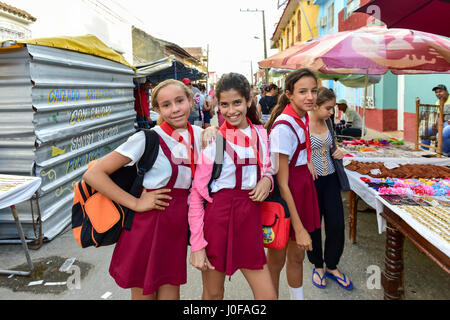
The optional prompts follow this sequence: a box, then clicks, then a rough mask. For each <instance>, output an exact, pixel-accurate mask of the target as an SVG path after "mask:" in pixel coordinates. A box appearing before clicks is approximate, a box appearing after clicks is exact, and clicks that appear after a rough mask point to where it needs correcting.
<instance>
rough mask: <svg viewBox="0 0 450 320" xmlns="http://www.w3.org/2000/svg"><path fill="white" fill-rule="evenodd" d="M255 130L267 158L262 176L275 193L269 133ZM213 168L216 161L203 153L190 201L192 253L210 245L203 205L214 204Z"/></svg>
mask: <svg viewBox="0 0 450 320" xmlns="http://www.w3.org/2000/svg"><path fill="white" fill-rule="evenodd" d="M255 128H256V129H257V130H258V132H259V134H260V137H261V138H262V141H263V145H264V152H266V156H265V157H264V158H265V161H264V164H263V168H262V176H263V177H264V176H266V177H268V178H270V180H271V181H272V189H271V191H273V177H272V175H273V170H272V164H271V162H270V154H269V150H270V149H269V139H268V137H267V132H266V130H265V129H264V127H263V126H260V125H256V126H255ZM216 152H217V150H216ZM214 156H215V155H214ZM213 166H214V159H213V160H211V159H210V158H209V157H208V156H207V155H206V154H205V152H202V154H201V159H200V161H199V164H198V165H197V168H196V172H195V178H194V181H193V183H192V188H191V192H190V195H189V200H188V201H189V214H188V220H189V227H190V230H191V239H190V243H191V251H192V252H194V251H198V250H201V249H203V248H204V247H206V246H207V244H208V242H207V241H206V240H205V238H204V235H203V218H204V215H205V209H204V206H203V203H204V199H205V200H206V201H208V202H209V203H211V202H212V198H211V197H210V196H209V191H208V184H209V181H210V180H211V176H212V170H213Z"/></svg>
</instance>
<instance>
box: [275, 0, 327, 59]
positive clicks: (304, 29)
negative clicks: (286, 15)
mask: <svg viewBox="0 0 450 320" xmlns="http://www.w3.org/2000/svg"><path fill="white" fill-rule="evenodd" d="M312 2H313V1H310V3H311V4H310V5H308V4H307V1H306V0H303V1H302V5H303V9H304V11H305V14H306V16H307V17H308V22H309V26H310V28H311V31H312V33H313V37H314V38H315V37H317V36H318V35H319V27H318V25H317V19H318V17H319V6H318V5H313V4H312ZM299 13H300V15H301V17H300V20H301V37H300V38H299V37H298V15H299ZM292 22H294V39H293V40H294V41H293V42H294V45H295V44H298V43H300V42H303V41H308V40H310V39H312V38H313V37H312V36H311V32H310V31H309V28H308V24H307V23H306V19H305V17H304V15H303V12H302V10H301V9H300V5H297V8H296V9H295V13H293V14H292V15H291V17H290V19H289V23H288V24H287V25H286V27H285V28H284V29H283V30H282V31H281V36H280V40H278V43H277V47H278V49H279V51H282V50H284V49H286V48H288V47H290V46H292ZM288 33H289V38H288ZM281 39H282V41H281ZM288 40H289V42H288ZM286 44H289V45H288V46H287V45H286Z"/></svg>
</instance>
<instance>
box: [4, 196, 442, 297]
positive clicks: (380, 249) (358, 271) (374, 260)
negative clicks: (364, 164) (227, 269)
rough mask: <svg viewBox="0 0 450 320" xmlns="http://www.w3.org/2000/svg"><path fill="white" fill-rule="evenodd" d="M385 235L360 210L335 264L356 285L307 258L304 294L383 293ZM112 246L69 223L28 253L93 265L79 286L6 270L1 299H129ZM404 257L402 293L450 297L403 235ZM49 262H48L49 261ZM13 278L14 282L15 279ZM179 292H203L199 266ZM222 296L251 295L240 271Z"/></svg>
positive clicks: (15, 253) (9, 257) (16, 249)
mask: <svg viewBox="0 0 450 320" xmlns="http://www.w3.org/2000/svg"><path fill="white" fill-rule="evenodd" d="M344 206H345V207H346V214H348V212H347V208H348V203H347V200H346V199H345V203H344ZM359 207H360V209H364V208H366V206H365V204H364V203H362V201H360V205H359ZM346 235H348V232H346ZM385 236H386V235H385V234H378V232H377V222H376V216H375V213H374V212H360V213H359V216H358V236H357V243H356V244H349V243H348V242H347V243H346V246H345V250H344V254H343V257H342V259H341V262H340V264H339V267H340V268H341V270H343V271H344V272H345V273H346V274H347V275H349V276H350V277H351V279H352V280H353V283H354V286H355V289H354V290H353V291H346V290H344V289H342V288H340V287H339V286H338V285H337V284H336V283H334V282H331V281H330V280H329V281H328V286H327V288H325V289H318V288H316V287H314V286H313V285H312V284H311V272H312V266H311V264H310V263H309V262H308V261H307V260H305V263H304V293H305V298H306V299H307V300H328V299H332V300H336V299H352V300H353V299H354V300H359V299H364V300H380V299H383V290H382V288H380V287H378V288H377V281H376V280H377V279H376V278H374V275H375V274H373V273H367V271H368V269H369V271H371V272H373V270H375V272H376V271H377V270H381V271H382V270H383V266H384V248H385V241H386V240H385ZM347 241H348V240H347ZM112 250H113V247H105V248H99V249H95V248H89V249H80V248H79V247H78V245H77V244H76V243H75V241H74V240H73V236H72V231H71V230H70V229H67V231H66V232H65V233H62V234H60V235H59V236H58V237H56V238H55V239H54V240H52V241H51V242H49V243H46V244H44V246H43V247H42V248H41V249H39V250H37V251H31V257H32V259H33V261H34V262H37V261H39V259H41V258H42V259H44V258H49V257H59V258H60V259H62V261H64V260H65V259H66V258H71V257H74V258H76V259H77V262H78V261H80V262H84V263H88V264H90V265H92V268H91V269H90V270H89V272H88V273H87V275H86V277H84V278H83V279H82V280H81V283H80V287H81V288H80V289H71V290H69V289H68V288H66V286H63V287H62V289H64V290H63V291H62V292H61V293H59V294H51V293H46V292H49V291H50V290H49V287H46V286H43V285H38V286H36V287H34V289H35V292H36V293H33V292H22V291H14V290H13V289H12V288H11V287H13V286H11V285H8V284H11V283H13V281H14V280H15V279H16V277H17V276H15V277H13V278H12V279H8V278H7V276H5V275H0V300H6V299H8V300H47V299H49V300H77V299H89V300H102V299H103V298H102V296H104V295H105V293H108V292H109V293H110V295H109V297H108V298H107V299H112V300H121V299H125V300H127V299H129V291H128V290H123V289H121V288H119V287H118V286H117V285H116V284H115V282H114V280H113V279H112V278H111V277H110V276H109V274H108V266H109V261H110V258H111V254H112ZM50 260H51V259H50ZM53 260H55V258H54V259H53ZM404 261H405V283H406V299H412V300H415V299H424V300H433V299H437V300H449V299H450V290H449V288H450V277H449V275H448V274H447V273H445V272H444V271H443V270H442V269H440V268H439V267H438V266H437V265H436V264H435V263H434V262H432V261H431V260H430V259H429V258H428V257H427V256H426V255H425V254H423V253H421V252H419V251H418V250H417V249H416V247H415V246H414V245H413V244H411V243H410V242H409V241H405V247H404ZM25 262H26V260H25V256H24V254H23V251H22V248H21V246H20V245H0V269H10V268H12V267H15V266H17V265H20V264H23V263H25ZM77 262H76V263H77ZM47 263H50V261H48V262H47ZM76 263H75V264H76ZM53 271H55V270H53ZM50 273H51V272H50ZM67 276H69V274H67ZM371 276H372V277H371ZM373 279H375V280H373ZM372 280H373V281H372ZM15 281H16V282H17V283H18V281H19V279H16V280H15ZM20 281H22V282H24V281H28V279H20ZM30 281H31V280H30ZM368 283H369V286H368ZM373 286H375V288H373ZM181 297H182V299H185V300H198V299H200V297H201V276H200V272H199V271H197V270H196V269H193V268H192V267H190V266H189V268H188V283H187V284H186V285H184V286H182V288H181ZM225 299H227V300H251V299H252V294H251V290H250V288H249V287H248V285H247V283H246V281H245V279H244V278H243V276H242V275H241V274H240V273H239V272H238V273H236V274H235V275H234V276H233V277H232V278H231V281H228V278H227V280H226V284H225ZM280 299H284V300H287V299H289V291H288V288H287V283H286V278H285V274H284V272H283V274H282V280H281V284H280Z"/></svg>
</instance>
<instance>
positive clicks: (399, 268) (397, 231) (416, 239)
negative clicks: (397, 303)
mask: <svg viewBox="0 0 450 320" xmlns="http://www.w3.org/2000/svg"><path fill="white" fill-rule="evenodd" d="M447 161H448V160H447ZM430 162H431V161H430ZM435 164H437V163H435ZM447 164H448V163H447ZM347 174H348V176H349V181H350V186H351V188H352V190H350V191H349V219H348V225H349V241H350V243H356V235H357V216H358V201H359V200H360V199H363V200H364V201H365V202H366V203H367V204H368V205H369V206H371V207H372V208H374V209H375V210H376V212H377V220H378V230H379V233H382V232H383V231H384V230H385V231H386V251H385V270H384V272H383V274H382V279H381V280H382V285H383V288H384V299H386V300H399V299H403V298H404V288H405V286H404V281H405V280H404V273H403V270H404V264H403V243H404V239H405V238H407V239H409V240H410V241H411V242H412V243H413V244H414V245H415V246H416V247H417V248H418V249H419V250H421V251H422V252H423V253H425V254H426V255H427V256H428V257H429V258H430V259H432V260H433V261H434V262H435V263H436V264H437V265H439V266H440V267H441V268H442V269H443V270H444V271H446V272H447V273H450V258H449V256H448V255H446V254H445V253H444V252H442V251H441V250H440V249H438V248H437V247H436V246H435V245H433V244H432V243H431V242H430V241H428V240H427V239H425V238H424V237H423V236H422V235H421V234H419V233H418V232H417V231H416V230H415V229H414V228H413V227H411V225H410V224H408V223H407V222H405V221H404V219H402V218H401V217H400V216H399V215H398V214H397V213H395V212H393V210H391V209H390V208H389V207H388V206H387V205H384V204H383V203H382V201H381V200H379V199H377V192H376V191H375V190H373V189H371V188H369V186H368V185H367V184H365V183H363V182H362V181H361V180H360V179H359V177H360V176H361V175H359V174H356V173H354V172H349V171H347ZM381 218H382V219H383V221H381Z"/></svg>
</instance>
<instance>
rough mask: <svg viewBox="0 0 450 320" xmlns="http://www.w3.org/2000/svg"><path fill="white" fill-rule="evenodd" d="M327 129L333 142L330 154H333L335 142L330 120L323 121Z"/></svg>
mask: <svg viewBox="0 0 450 320" xmlns="http://www.w3.org/2000/svg"><path fill="white" fill-rule="evenodd" d="M325 122H326V124H327V127H328V130H329V131H330V133H331V139H332V140H333V146H332V148H331V153H334V151H336V141H335V136H334V129H333V126H332V124H331V119H328V120H326V121H325Z"/></svg>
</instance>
